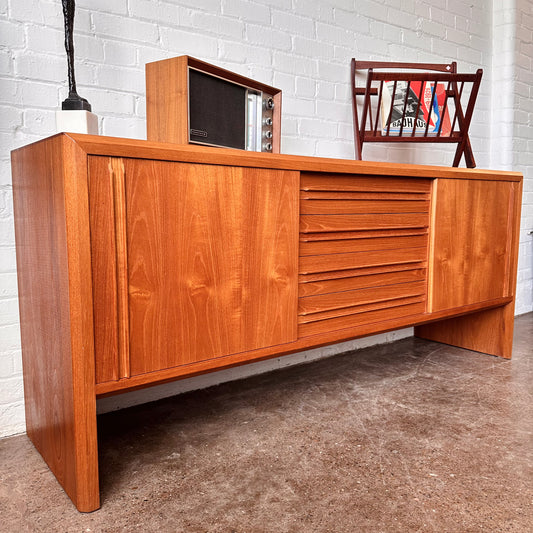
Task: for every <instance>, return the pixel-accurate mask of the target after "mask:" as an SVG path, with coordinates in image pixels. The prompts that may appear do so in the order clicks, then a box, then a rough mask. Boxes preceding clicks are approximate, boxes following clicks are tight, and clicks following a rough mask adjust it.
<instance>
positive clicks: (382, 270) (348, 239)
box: [298, 173, 431, 337]
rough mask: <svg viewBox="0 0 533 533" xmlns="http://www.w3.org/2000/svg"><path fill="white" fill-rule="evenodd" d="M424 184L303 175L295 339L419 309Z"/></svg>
mask: <svg viewBox="0 0 533 533" xmlns="http://www.w3.org/2000/svg"><path fill="white" fill-rule="evenodd" d="M430 192H431V180H428V179H414V178H411V179H410V178H405V179H394V178H392V179H388V178H384V177H345V176H342V175H324V174H312V173H307V174H304V173H302V176H301V191H300V267H299V274H300V275H299V300H298V301H299V306H298V315H299V318H298V321H299V336H300V337H305V336H308V335H314V334H319V333H325V332H327V331H332V330H337V329H344V328H350V327H354V326H359V325H363V324H371V323H373V322H381V321H384V320H390V319H393V318H399V317H403V316H409V315H413V314H420V313H423V312H425V310H426V293H427V282H426V277H427V255H428V227H429V212H430Z"/></svg>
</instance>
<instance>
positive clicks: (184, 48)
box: [159, 28, 218, 59]
mask: <svg viewBox="0 0 533 533" xmlns="http://www.w3.org/2000/svg"><path fill="white" fill-rule="evenodd" d="M159 31H160V34H161V45H162V48H163V50H168V51H171V52H172V54H173V55H183V54H185V55H191V56H193V57H198V58H205V59H209V58H211V59H213V58H216V57H217V51H218V42H217V40H216V38H214V37H208V36H206V35H199V34H195V33H193V32H186V31H182V30H179V29H176V28H160V30H159ZM193 52H194V53H193Z"/></svg>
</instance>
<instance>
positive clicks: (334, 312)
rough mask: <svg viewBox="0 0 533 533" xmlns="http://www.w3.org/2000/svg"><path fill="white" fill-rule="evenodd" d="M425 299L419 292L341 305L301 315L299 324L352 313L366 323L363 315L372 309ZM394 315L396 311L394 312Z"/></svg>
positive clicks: (397, 305)
mask: <svg viewBox="0 0 533 533" xmlns="http://www.w3.org/2000/svg"><path fill="white" fill-rule="evenodd" d="M423 301H425V296H424V295H422V294H418V295H415V296H405V297H399V298H392V299H388V300H381V301H377V302H370V303H365V304H361V305H354V306H351V307H341V308H338V309H330V310H326V311H321V312H320V313H314V314H311V315H300V316H299V317H298V324H300V325H303V324H309V323H311V322H322V321H324V320H330V319H332V318H340V317H346V316H351V315H354V316H355V315H357V316H358V318H357V321H361V322H363V323H364V320H361V316H360V315H363V314H365V313H369V312H371V311H376V310H378V309H390V308H394V307H399V306H402V305H408V304H412V303H419V302H423ZM393 316H394V313H393ZM357 323H358V322H354V324H357Z"/></svg>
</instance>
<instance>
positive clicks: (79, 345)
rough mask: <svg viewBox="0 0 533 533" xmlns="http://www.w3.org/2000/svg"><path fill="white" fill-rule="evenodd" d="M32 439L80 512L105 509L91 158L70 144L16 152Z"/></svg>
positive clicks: (54, 141)
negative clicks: (96, 379) (93, 274)
mask: <svg viewBox="0 0 533 533" xmlns="http://www.w3.org/2000/svg"><path fill="white" fill-rule="evenodd" d="M12 163H13V196H14V207H15V229H16V241H17V271H18V283H19V305H20V319H21V320H20V321H21V337H22V359H23V369H24V398H25V408H26V427H27V434H28V436H29V437H30V439H31V440H32V442H33V443H34V444H35V447H36V448H37V449H38V450H39V452H40V454H41V455H42V456H43V458H44V460H45V461H46V462H47V464H48V465H49V466H50V469H51V470H52V471H53V472H54V474H55V476H56V478H57V479H58V481H59V482H60V483H61V485H62V486H63V488H64V489H65V492H66V493H67V494H68V495H69V496H70V498H71V499H72V500H73V502H74V503H75V504H76V506H77V508H78V509H79V510H80V511H93V510H95V509H97V508H98V507H99V492H98V452H97V438H96V399H95V383H94V353H93V329H92V328H93V324H92V305H91V299H92V297H91V268H90V248H89V224H88V200H87V182H86V171H87V158H86V156H85V154H84V153H83V152H82V150H80V149H79V147H78V146H76V145H75V143H73V142H72V141H71V140H70V139H69V138H67V137H53V138H51V139H47V140H46V141H43V142H40V143H36V144H35V145H33V146H31V147H27V148H24V149H22V150H18V151H16V152H14V153H13V156H12Z"/></svg>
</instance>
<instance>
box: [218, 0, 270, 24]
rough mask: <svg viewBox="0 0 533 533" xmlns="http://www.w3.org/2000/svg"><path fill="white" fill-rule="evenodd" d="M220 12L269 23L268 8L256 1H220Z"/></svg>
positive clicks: (251, 20)
mask: <svg viewBox="0 0 533 533" xmlns="http://www.w3.org/2000/svg"><path fill="white" fill-rule="evenodd" d="M222 14H223V15H227V16H230V17H237V18H239V19H244V20H246V21H250V22H259V23H262V24H270V8H269V7H267V6H265V5H261V4H259V3H257V2H245V1H242V0H231V1H230V2H223V3H222Z"/></svg>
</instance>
